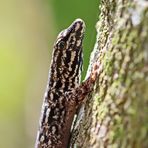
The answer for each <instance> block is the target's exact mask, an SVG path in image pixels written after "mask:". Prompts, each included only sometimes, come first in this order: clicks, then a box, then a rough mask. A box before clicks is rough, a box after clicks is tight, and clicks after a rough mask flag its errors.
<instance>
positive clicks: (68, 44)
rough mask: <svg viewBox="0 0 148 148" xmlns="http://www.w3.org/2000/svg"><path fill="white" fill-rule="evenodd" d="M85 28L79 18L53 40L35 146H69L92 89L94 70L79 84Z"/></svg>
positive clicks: (64, 147)
mask: <svg viewBox="0 0 148 148" xmlns="http://www.w3.org/2000/svg"><path fill="white" fill-rule="evenodd" d="M84 32H85V23H84V22H83V20H81V19H76V20H75V21H74V22H73V23H72V24H71V25H70V26H69V27H68V28H67V29H65V30H63V31H62V32H61V33H60V34H59V35H58V37H57V40H56V42H55V43H54V48H53V54H52V61H51V66H50V70H49V78H48V82H47V88H46V91H45V95H44V100H43V105H42V111H41V117H40V123H39V130H38V133H37V139H36V145H35V148H67V146H68V141H69V137H70V129H71V125H72V121H73V118H74V115H75V112H76V109H77V107H78V106H79V104H81V103H82V101H83V100H84V98H85V96H86V95H87V94H88V93H89V92H90V91H92V85H93V83H94V81H95V75H94V74H92V75H91V76H90V77H89V78H88V79H87V80H86V81H85V82H83V83H82V84H81V85H80V78H81V71H82V63H83V57H82V56H83V55H82V54H83V51H82V41H83V37H84Z"/></svg>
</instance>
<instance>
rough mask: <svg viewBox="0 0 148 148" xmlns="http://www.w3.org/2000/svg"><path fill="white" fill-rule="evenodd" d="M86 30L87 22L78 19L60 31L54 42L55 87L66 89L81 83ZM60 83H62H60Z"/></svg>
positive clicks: (53, 68) (53, 66) (53, 67)
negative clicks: (56, 80)
mask: <svg viewBox="0 0 148 148" xmlns="http://www.w3.org/2000/svg"><path fill="white" fill-rule="evenodd" d="M84 32H85V23H84V21H83V20H81V19H76V20H75V21H74V22H73V23H72V24H71V25H70V26H69V27H68V28H67V29H65V30H63V31H62V32H60V33H59V35H58V37H57V40H56V42H55V44H54V51H53V55H52V56H53V58H52V64H51V65H52V68H51V69H52V70H53V71H52V73H53V74H54V77H57V79H58V80H59V81H60V78H61V80H62V81H63V82H64V83H65V85H63V86H61V84H62V83H63V82H59V81H58V83H57V84H58V85H56V86H55V87H56V88H57V89H59V88H60V87H63V88H64V89H65V90H69V89H70V88H74V87H75V86H76V85H77V84H79V80H80V75H81V71H82V63H83V58H82V54H83V53H82V41H83V36H84ZM59 84H60V85H59Z"/></svg>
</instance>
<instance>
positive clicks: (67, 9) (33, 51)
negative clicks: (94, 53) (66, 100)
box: [0, 0, 99, 148]
mask: <svg viewBox="0 0 148 148" xmlns="http://www.w3.org/2000/svg"><path fill="white" fill-rule="evenodd" d="M98 8H99V2H98V0H93V1H91V0H61V1H60V0H44V1H40V0H0V148H33V147H34V143H35V139H36V138H35V137H36V133H37V128H38V122H39V121H38V120H39V116H40V110H41V105H42V98H43V94H44V91H45V88H46V83H47V77H48V70H49V66H50V60H51V53H52V46H53V42H54V40H55V39H56V36H57V34H58V33H59V32H60V31H61V30H63V29H65V28H67V27H68V26H69V25H70V24H71V23H72V22H73V21H74V20H75V19H76V18H81V19H83V20H84V21H85V23H86V26H87V28H86V34H85V40H84V72H83V77H82V78H84V75H85V72H86V69H87V66H88V61H89V55H90V52H91V50H92V49H93V46H94V43H95V38H96V30H95V24H96V22H97V20H98V13H99V12H98Z"/></svg>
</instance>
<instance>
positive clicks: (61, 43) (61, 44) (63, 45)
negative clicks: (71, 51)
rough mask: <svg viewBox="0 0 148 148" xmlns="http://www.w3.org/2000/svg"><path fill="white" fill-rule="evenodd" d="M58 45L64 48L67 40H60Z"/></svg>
mask: <svg viewBox="0 0 148 148" xmlns="http://www.w3.org/2000/svg"><path fill="white" fill-rule="evenodd" d="M58 47H59V48H60V49H64V47H65V42H64V41H60V42H59V43H58Z"/></svg>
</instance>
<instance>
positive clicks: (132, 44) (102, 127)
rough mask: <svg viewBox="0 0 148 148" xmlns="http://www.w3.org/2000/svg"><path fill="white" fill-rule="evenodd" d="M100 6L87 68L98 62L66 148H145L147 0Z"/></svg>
mask: <svg viewBox="0 0 148 148" xmlns="http://www.w3.org/2000/svg"><path fill="white" fill-rule="evenodd" d="M100 8H101V14H100V20H99V21H98V23H97V26H96V28H97V32H98V34H97V41H96V45H95V48H94V51H93V54H92V56H91V62H90V67H92V66H91V65H93V63H94V61H97V62H98V63H99V66H100V69H101V70H100V72H99V76H98V80H97V82H96V85H95V86H94V92H93V93H92V94H90V95H89V96H88V97H87V99H86V102H85V103H84V104H83V105H82V107H81V109H80V111H79V114H78V117H77V120H76V122H75V124H74V127H73V133H72V138H71V147H77V148H90V147H91V148H147V147H148V1H146V0H141V1H140V0H133V1H128V0H115V1H112V0H110V1H109V0H102V1H101V6H100ZM89 71H90V70H89ZM88 73H89V72H88ZM88 75H89V74H88Z"/></svg>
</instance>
